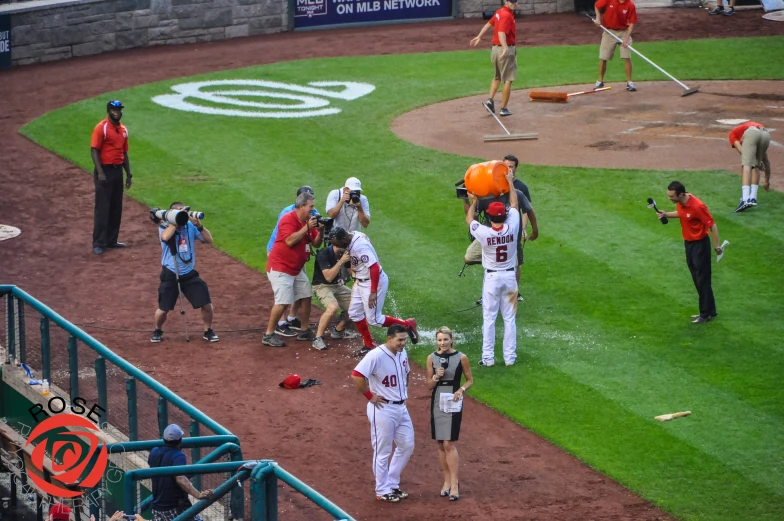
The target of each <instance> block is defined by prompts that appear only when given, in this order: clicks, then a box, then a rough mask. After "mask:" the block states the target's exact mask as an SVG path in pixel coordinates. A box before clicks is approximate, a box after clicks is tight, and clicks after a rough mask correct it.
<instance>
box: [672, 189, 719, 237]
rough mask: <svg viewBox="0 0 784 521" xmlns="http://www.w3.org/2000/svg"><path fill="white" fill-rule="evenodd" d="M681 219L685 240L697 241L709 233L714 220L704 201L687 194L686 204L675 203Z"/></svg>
mask: <svg viewBox="0 0 784 521" xmlns="http://www.w3.org/2000/svg"><path fill="white" fill-rule="evenodd" d="M675 209H676V210H678V217H679V218H680V220H681V232H682V233H683V240H685V241H699V240H700V239H703V238H704V237H705V236H706V235H708V234H709V233H710V228H711V226H713V224H714V223H715V221H714V220H713V216H712V215H711V214H710V211H708V207H707V206H705V203H703V202H702V201H700V200H699V199H697V198H696V197H694V196H693V195H691V194H689V200H688V201H686V204H685V205H684V204H681V203H675Z"/></svg>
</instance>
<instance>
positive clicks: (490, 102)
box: [485, 99, 495, 114]
mask: <svg viewBox="0 0 784 521" xmlns="http://www.w3.org/2000/svg"><path fill="white" fill-rule="evenodd" d="M485 107H487V108H489V109H490V112H492V113H493V114H495V102H493V100H491V99H489V100H487V101H485Z"/></svg>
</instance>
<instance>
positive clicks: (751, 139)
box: [740, 127, 770, 168]
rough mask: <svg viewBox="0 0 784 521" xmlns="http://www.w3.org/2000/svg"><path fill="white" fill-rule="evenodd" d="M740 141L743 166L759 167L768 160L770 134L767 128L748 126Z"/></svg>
mask: <svg viewBox="0 0 784 521" xmlns="http://www.w3.org/2000/svg"><path fill="white" fill-rule="evenodd" d="M740 143H741V153H740V158H741V159H740V161H741V163H740V164H741V165H742V166H750V167H752V168H758V167H759V166H760V165H764V163H765V162H767V161H768V147H769V146H770V134H769V133H768V131H767V130H766V129H764V128H759V127H749V128H747V129H746V132H744V133H743V137H742V138H741V139H740Z"/></svg>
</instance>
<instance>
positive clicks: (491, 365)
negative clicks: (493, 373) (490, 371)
mask: <svg viewBox="0 0 784 521" xmlns="http://www.w3.org/2000/svg"><path fill="white" fill-rule="evenodd" d="M479 365H481V366H482V367H493V366H494V365H495V362H485V361H484V360H479Z"/></svg>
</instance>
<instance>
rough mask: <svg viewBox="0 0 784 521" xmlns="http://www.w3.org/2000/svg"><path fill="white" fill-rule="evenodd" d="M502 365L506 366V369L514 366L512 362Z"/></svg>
mask: <svg viewBox="0 0 784 521" xmlns="http://www.w3.org/2000/svg"><path fill="white" fill-rule="evenodd" d="M504 363H505V364H506V367H512V366H513V365H515V363H514V362H504Z"/></svg>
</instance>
